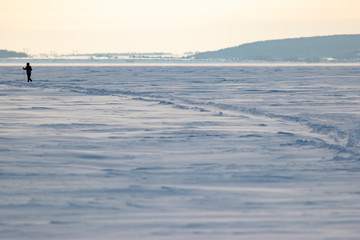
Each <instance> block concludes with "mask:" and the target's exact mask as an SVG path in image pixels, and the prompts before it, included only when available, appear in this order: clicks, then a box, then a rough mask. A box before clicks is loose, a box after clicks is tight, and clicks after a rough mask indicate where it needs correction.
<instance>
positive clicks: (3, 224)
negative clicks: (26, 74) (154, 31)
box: [0, 66, 360, 240]
mask: <svg viewBox="0 0 360 240" xmlns="http://www.w3.org/2000/svg"><path fill="white" fill-rule="evenodd" d="M33 69H34V71H33V78H34V82H33V83H26V82H24V78H23V75H22V74H23V73H22V70H21V66H19V67H15V66H2V67H0V76H1V79H0V101H1V105H0V196H1V198H0V239H262V240H263V239H274V240H275V239H276V240H278V239H329V240H330V239H331V240H333V239H358V237H359V236H360V229H359V226H360V185H359V180H360V174H359V173H360V167H359V165H360V151H359V150H360V116H359V110H360V68H359V67H358V66H33Z"/></svg>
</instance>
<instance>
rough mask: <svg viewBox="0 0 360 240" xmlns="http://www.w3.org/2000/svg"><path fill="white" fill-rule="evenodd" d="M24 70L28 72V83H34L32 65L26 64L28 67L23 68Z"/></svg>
mask: <svg viewBox="0 0 360 240" xmlns="http://www.w3.org/2000/svg"><path fill="white" fill-rule="evenodd" d="M23 69H24V70H26V74H27V78H28V80H27V81H28V82H32V79H31V71H32V67H31V66H30V63H27V64H26V67H24V68H23Z"/></svg>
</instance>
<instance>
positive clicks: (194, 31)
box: [0, 0, 360, 54]
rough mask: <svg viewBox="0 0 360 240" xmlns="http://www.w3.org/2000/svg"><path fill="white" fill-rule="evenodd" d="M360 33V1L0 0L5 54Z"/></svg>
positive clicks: (210, 46) (194, 46)
mask: <svg viewBox="0 0 360 240" xmlns="http://www.w3.org/2000/svg"><path fill="white" fill-rule="evenodd" d="M359 33H360V0H0V34H1V35H0V49H7V50H14V51H23V50H24V49H28V53H30V54H38V53H49V52H56V53H58V54H61V53H72V52H73V51H77V52H79V53H100V52H112V53H116V52H155V51H160V52H172V53H183V52H186V51H208V50H218V49H221V48H226V47H232V46H237V45H240V44H243V43H248V42H253V41H261V40H270V39H279V38H292V37H308V36H321V35H332V34H359Z"/></svg>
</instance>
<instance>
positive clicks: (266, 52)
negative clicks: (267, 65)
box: [192, 34, 360, 62]
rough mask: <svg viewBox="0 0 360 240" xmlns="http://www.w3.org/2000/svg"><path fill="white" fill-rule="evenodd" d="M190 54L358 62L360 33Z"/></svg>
mask: <svg viewBox="0 0 360 240" xmlns="http://www.w3.org/2000/svg"><path fill="white" fill-rule="evenodd" d="M192 57H193V58H195V59H225V60H233V61H270V62H272V61H290V62H291V61H293V62H360V34H353V35H332V36H321V37H306V38H290V39H280V40H269V41H261V42H254V43H247V44H243V45H240V46H236V47H231V48H225V49H221V50H218V51H210V52H202V53H197V54H195V55H193V56H192Z"/></svg>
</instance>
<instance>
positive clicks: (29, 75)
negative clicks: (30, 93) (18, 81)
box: [27, 74, 32, 82]
mask: <svg viewBox="0 0 360 240" xmlns="http://www.w3.org/2000/svg"><path fill="white" fill-rule="evenodd" d="M27 77H28V82H32V80H31V74H28V75H27Z"/></svg>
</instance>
